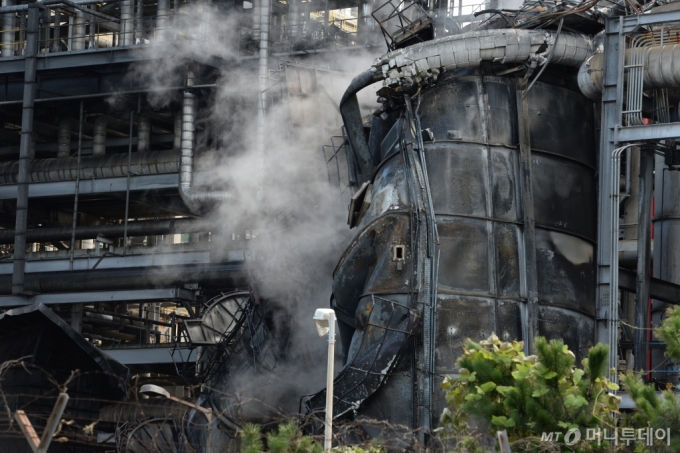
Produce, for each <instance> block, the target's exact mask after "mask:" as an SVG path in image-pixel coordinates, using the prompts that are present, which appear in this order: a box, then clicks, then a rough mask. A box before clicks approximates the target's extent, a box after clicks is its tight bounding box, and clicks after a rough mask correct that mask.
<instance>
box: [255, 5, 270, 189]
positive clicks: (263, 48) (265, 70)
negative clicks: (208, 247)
mask: <svg viewBox="0 0 680 453" xmlns="http://www.w3.org/2000/svg"><path fill="white" fill-rule="evenodd" d="M261 1H262V4H261V5H260V16H261V22H260V27H261V28H260V71H259V83H258V104H257V170H256V178H257V181H258V183H257V184H258V189H257V193H256V196H257V198H258V200H261V199H262V196H263V188H262V184H263V183H264V168H265V166H264V151H265V113H266V106H267V84H268V83H267V81H268V79H269V19H270V17H269V16H270V5H271V0H261Z"/></svg>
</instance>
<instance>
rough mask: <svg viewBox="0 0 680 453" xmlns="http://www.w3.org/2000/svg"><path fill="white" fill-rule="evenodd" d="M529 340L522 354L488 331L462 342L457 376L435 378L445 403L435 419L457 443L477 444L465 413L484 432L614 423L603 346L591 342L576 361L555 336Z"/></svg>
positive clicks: (470, 447) (614, 402)
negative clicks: (532, 349)
mask: <svg viewBox="0 0 680 453" xmlns="http://www.w3.org/2000/svg"><path fill="white" fill-rule="evenodd" d="M535 346H536V355H535V356H526V355H525V354H524V352H523V347H524V345H523V343H522V342H518V341H513V342H502V341H500V340H499V339H498V337H496V336H495V335H492V336H491V337H489V339H487V340H484V341H481V342H479V343H475V342H474V341H471V340H468V341H467V342H466V344H465V346H464V348H463V349H464V351H463V355H462V357H461V358H460V359H459V360H458V365H459V366H460V367H461V368H460V370H459V374H458V376H457V377H447V378H446V379H445V380H444V383H443V385H442V386H443V389H444V391H445V392H446V401H447V405H448V408H447V409H445V410H444V412H443V414H442V418H441V422H442V425H443V426H444V427H445V429H446V430H448V431H449V432H450V433H451V434H452V435H453V436H454V437H456V438H458V439H460V440H462V444H463V445H462V447H463V448H461V447H457V449H458V450H460V451H476V450H475V449H476V448H478V445H477V444H476V443H475V442H474V438H473V437H472V436H471V434H470V430H469V425H468V417H469V416H471V415H472V416H476V417H478V418H479V419H481V420H483V421H485V422H486V423H487V424H488V426H489V431H490V432H495V431H496V430H502V429H505V430H507V432H508V435H509V437H510V439H511V440H517V439H526V438H531V437H540V436H541V434H542V433H551V432H552V433H554V432H561V433H564V432H566V431H567V430H569V429H571V428H582V429H584V430H585V429H586V428H592V427H595V426H602V425H609V426H614V423H615V421H614V417H613V414H615V413H618V403H619V401H620V398H619V397H617V396H615V395H613V394H612V393H611V392H612V391H615V390H617V389H618V386H617V385H616V384H615V383H613V382H611V381H609V380H608V379H607V378H606V377H605V376H604V373H605V371H606V365H607V357H608V351H607V347H605V346H603V345H597V346H594V347H593V348H591V349H590V351H589V353H588V358H587V359H584V360H583V361H582V365H583V369H579V368H576V367H575V356H574V354H573V353H572V352H571V351H569V349H568V348H567V346H566V345H565V344H564V343H563V342H562V341H559V340H552V341H547V340H546V339H545V338H541V337H539V338H537V339H536V341H535ZM460 440H459V442H458V443H459V444H461V441H460ZM525 445H527V447H526V448H527V449H533V447H531V445H530V444H525Z"/></svg>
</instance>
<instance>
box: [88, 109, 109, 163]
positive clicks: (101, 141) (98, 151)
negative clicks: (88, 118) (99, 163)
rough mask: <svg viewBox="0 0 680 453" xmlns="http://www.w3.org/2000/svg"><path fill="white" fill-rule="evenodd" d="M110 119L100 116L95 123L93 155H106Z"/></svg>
mask: <svg viewBox="0 0 680 453" xmlns="http://www.w3.org/2000/svg"><path fill="white" fill-rule="evenodd" d="M108 122H109V119H108V118H107V117H105V116H99V117H97V119H96V120H95V121H94V137H93V138H92V155H93V156H103V155H104V154H106V124H107V123H108Z"/></svg>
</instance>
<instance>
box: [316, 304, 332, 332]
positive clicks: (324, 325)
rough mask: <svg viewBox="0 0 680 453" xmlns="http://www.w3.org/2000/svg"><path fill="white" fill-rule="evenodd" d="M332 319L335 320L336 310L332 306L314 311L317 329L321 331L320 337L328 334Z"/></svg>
mask: <svg viewBox="0 0 680 453" xmlns="http://www.w3.org/2000/svg"><path fill="white" fill-rule="evenodd" d="M331 319H333V322H335V311H333V310H331V309H330V308H317V309H316V313H314V323H315V324H316V331H317V332H319V336H320V337H323V336H324V335H328V331H329V330H330V320H331Z"/></svg>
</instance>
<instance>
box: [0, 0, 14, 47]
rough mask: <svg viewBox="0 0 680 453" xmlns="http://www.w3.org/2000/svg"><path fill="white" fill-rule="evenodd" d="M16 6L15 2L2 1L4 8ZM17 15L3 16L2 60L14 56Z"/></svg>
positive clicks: (9, 0) (10, 0) (11, 0)
mask: <svg viewBox="0 0 680 453" xmlns="http://www.w3.org/2000/svg"><path fill="white" fill-rule="evenodd" d="M12 5H14V0H2V6H3V8H4V7H6V6H12ZM15 17H16V13H8V14H3V16H2V52H1V53H0V55H1V56H2V58H8V57H13V56H14V36H15V34H14V20H15Z"/></svg>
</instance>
